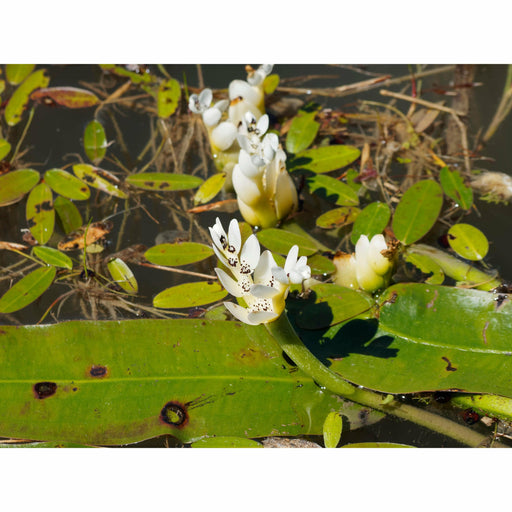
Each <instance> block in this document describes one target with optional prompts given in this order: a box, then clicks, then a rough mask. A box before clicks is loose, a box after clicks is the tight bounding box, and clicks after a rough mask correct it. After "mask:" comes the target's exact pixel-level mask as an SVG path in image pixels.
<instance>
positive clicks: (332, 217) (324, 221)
mask: <svg viewBox="0 0 512 512" xmlns="http://www.w3.org/2000/svg"><path fill="white" fill-rule="evenodd" d="M360 211H361V210H359V208H354V207H350V206H342V207H341V208H334V210H328V211H326V212H325V213H322V215H320V216H319V217H318V218H317V219H316V225H317V226H318V227H319V228H322V229H333V228H340V227H342V226H348V225H349V224H352V223H353V222H354V221H355V220H356V219H357V217H358V215H359V212H360Z"/></svg>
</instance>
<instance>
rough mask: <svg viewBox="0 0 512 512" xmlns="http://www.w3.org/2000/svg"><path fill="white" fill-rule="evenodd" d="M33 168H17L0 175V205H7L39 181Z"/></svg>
mask: <svg viewBox="0 0 512 512" xmlns="http://www.w3.org/2000/svg"><path fill="white" fill-rule="evenodd" d="M39 179H40V176H39V173H38V172H37V171H34V169H19V170H17V171H11V172H8V173H6V174H3V175H2V176H0V206H7V205H9V204H13V203H16V202H18V201H19V200H20V199H22V198H23V197H24V196H25V194H26V193H27V192H30V191H31V190H32V189H33V188H34V187H35V186H36V185H37V183H38V182H39Z"/></svg>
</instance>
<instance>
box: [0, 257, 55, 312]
mask: <svg viewBox="0 0 512 512" xmlns="http://www.w3.org/2000/svg"><path fill="white" fill-rule="evenodd" d="M56 271H57V270H56V268H55V267H53V266H50V267H41V268H37V269H36V270H33V271H32V272H30V273H29V274H27V275H26V276H25V277H24V278H22V279H20V280H19V281H18V282H17V283H15V284H14V285H13V286H12V288H10V289H9V290H7V292H5V293H4V295H3V296H2V297H1V298H0V313H13V312H14V311H18V310H20V309H23V308H24V307H25V306H28V305H29V304H30V303H32V302H34V301H35V300H36V299H38V298H39V297H40V296H41V295H42V294H43V293H44V292H45V291H46V290H47V289H48V288H49V286H50V285H51V284H52V282H53V279H54V277H55V273H56Z"/></svg>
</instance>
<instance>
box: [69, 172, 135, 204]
mask: <svg viewBox="0 0 512 512" xmlns="http://www.w3.org/2000/svg"><path fill="white" fill-rule="evenodd" d="M73 172H74V173H75V176H77V177H78V178H80V179H81V180H83V181H85V182H86V183H88V184H89V185H90V186H91V187H94V188H97V189H99V190H101V191H102V192H106V193H107V194H109V195H111V196H115V197H119V198H120V199H126V198H127V197H128V195H127V194H125V193H124V192H123V191H122V190H121V189H120V188H119V184H120V181H119V180H118V179H117V177H116V176H114V175H113V174H112V173H110V172H108V171H105V170H104V169H100V168H99V167H94V166H92V165H89V164H75V165H73Z"/></svg>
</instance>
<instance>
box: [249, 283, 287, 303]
mask: <svg viewBox="0 0 512 512" xmlns="http://www.w3.org/2000/svg"><path fill="white" fill-rule="evenodd" d="M250 293H251V295H253V296H254V297H258V299H269V298H271V297H274V296H276V295H278V294H279V293H281V291H280V290H278V289H277V288H274V287H273V286H266V285H264V284H253V285H252V286H251V292H250Z"/></svg>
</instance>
